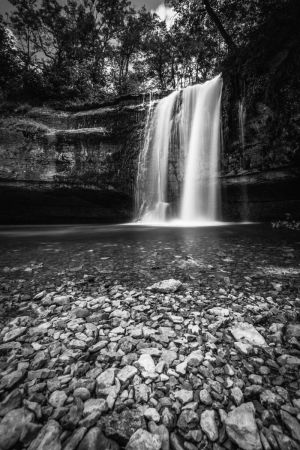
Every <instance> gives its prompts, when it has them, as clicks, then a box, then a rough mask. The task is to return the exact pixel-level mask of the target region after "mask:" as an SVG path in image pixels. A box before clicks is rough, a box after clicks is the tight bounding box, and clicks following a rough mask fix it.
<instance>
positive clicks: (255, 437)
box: [225, 402, 262, 450]
mask: <svg viewBox="0 0 300 450" xmlns="http://www.w3.org/2000/svg"><path fill="white" fill-rule="evenodd" d="M254 415H255V408H254V405H253V403H251V402H249V403H243V404H242V405H241V406H238V407H237V408H235V409H234V410H233V411H230V412H229V414H228V416H227V418H226V419H225V425H226V431H227V434H228V436H229V437H230V439H231V440H232V441H233V442H234V443H235V444H237V445H238V446H239V447H240V448H242V449H243V450H261V448H262V445H261V441H260V437H259V433H258V429H257V425H256V422H255V416H254Z"/></svg>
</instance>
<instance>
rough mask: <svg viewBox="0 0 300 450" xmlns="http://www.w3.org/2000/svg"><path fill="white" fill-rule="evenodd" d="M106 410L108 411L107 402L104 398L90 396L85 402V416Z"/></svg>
mask: <svg viewBox="0 0 300 450" xmlns="http://www.w3.org/2000/svg"><path fill="white" fill-rule="evenodd" d="M105 411H107V403H106V400H104V399H103V398H90V399H88V400H86V401H85V402H84V409H83V415H84V416H88V415H89V414H92V413H99V414H102V413H103V412H105Z"/></svg>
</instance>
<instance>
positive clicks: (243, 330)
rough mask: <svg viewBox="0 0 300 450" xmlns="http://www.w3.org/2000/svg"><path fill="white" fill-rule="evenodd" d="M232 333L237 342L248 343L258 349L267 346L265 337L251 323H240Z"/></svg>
mask: <svg viewBox="0 0 300 450" xmlns="http://www.w3.org/2000/svg"><path fill="white" fill-rule="evenodd" d="M230 331H231V334H232V335H233V337H234V339H235V340H236V341H246V343H248V344H251V345H254V346H257V347H266V346H267V343H266V341H265V339H264V338H263V336H262V335H261V334H260V333H259V332H258V331H257V330H256V328H255V327H254V326H253V325H251V324H250V323H247V322H239V323H237V324H236V325H234V326H233V327H232V328H231V329H230Z"/></svg>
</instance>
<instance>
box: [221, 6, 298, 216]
mask: <svg viewBox="0 0 300 450" xmlns="http://www.w3.org/2000/svg"><path fill="white" fill-rule="evenodd" d="M299 13H300V4H299V2H298V4H297V3H296V2H290V3H287V4H286V8H285V14H281V13H280V14H277V15H272V17H270V19H269V20H268V21H267V22H266V23H265V24H264V25H263V26H262V29H261V30H259V32H258V33H255V34H254V35H253V36H252V38H251V41H250V44H249V45H248V46H247V47H246V48H244V49H241V50H239V51H238V53H237V54H236V55H233V56H232V57H231V58H230V59H228V61H227V62H226V63H225V64H224V67H223V78H224V90H223V138H224V148H223V154H222V158H221V170H222V174H223V175H224V179H223V198H224V200H225V201H224V211H223V213H224V216H225V217H232V216H233V217H234V218H245V219H254V220H261V219H265V218H266V219H270V218H274V217H280V216H282V214H284V213H291V214H293V215H294V216H297V217H299V214H300V213H299V195H298V193H299V173H300V147H299V143H300V109H299V105H300V78H299V71H300V58H299V54H300V28H299V20H298V17H299ZM242 205H244V206H242ZM234 206H236V208H235V207H234Z"/></svg>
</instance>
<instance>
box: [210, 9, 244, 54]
mask: <svg viewBox="0 0 300 450" xmlns="http://www.w3.org/2000/svg"><path fill="white" fill-rule="evenodd" d="M203 3H204V6H205V9H206V11H207V14H208V15H209V17H210V18H211V20H212V21H213V22H214V24H215V25H216V27H217V28H218V30H219V32H220V34H221V36H222V37H223V39H224V41H225V42H226V44H227V46H228V48H229V49H230V50H233V51H235V50H236V45H235V43H234V42H233V39H232V38H231V36H230V35H229V34H228V33H227V31H226V30H225V28H224V27H223V25H222V23H221V21H220V19H219V17H218V16H217V14H216V13H215V11H214V10H213V9H212V7H211V5H210V3H209V0H203Z"/></svg>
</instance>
